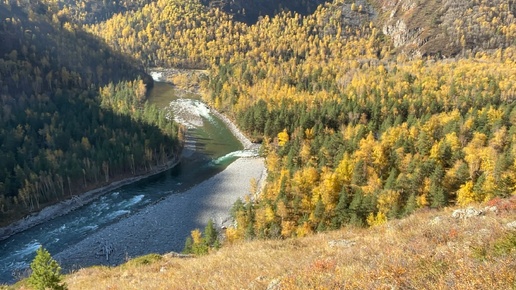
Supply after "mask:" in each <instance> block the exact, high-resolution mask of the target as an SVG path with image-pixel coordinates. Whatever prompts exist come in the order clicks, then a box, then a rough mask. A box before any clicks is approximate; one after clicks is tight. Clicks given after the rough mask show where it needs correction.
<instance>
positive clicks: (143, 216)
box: [54, 158, 266, 271]
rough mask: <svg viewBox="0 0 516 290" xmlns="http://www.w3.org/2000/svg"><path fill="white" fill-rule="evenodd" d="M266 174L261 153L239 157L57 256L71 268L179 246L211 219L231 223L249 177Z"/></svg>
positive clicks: (248, 185) (260, 178)
mask: <svg viewBox="0 0 516 290" xmlns="http://www.w3.org/2000/svg"><path fill="white" fill-rule="evenodd" d="M265 176H266V174H265V166H264V160H263V158H240V159H237V160H236V161H234V162H233V163H231V164H230V165H229V166H228V167H227V168H226V169H225V170H224V171H222V172H220V173H218V174H217V175H215V176H213V177H211V178H210V179H208V180H205V181H203V182H202V183H200V184H198V185H195V186H194V187H192V188H191V189H189V190H187V191H185V192H183V193H179V194H173V195H170V196H168V197H166V198H165V199H164V200H162V201H160V202H159V203H156V204H154V205H150V206H148V207H146V208H144V209H142V210H141V211H140V212H138V213H135V214H134V215H131V216H129V217H127V218H124V219H121V220H120V221H118V222H116V223H114V224H112V225H109V226H107V227H105V228H103V229H101V230H100V231H98V232H97V233H95V234H93V235H91V236H89V237H87V238H86V239H85V240H83V241H81V242H79V243H78V244H76V245H74V246H71V247H70V248H67V249H64V250H63V251H62V252H60V253H58V254H57V255H55V256H54V258H55V259H56V260H57V261H58V262H59V263H60V264H61V266H62V267H63V269H65V270H68V271H69V270H74V269H78V268H82V267H87V266H92V265H118V264H121V263H123V262H125V261H127V260H128V259H129V258H133V257H136V256H141V255H145V254H149V253H159V254H164V253H168V252H179V251H181V250H182V249H183V247H184V242H185V239H186V237H188V236H189V235H190V231H191V230H193V229H196V228H199V229H201V230H202V229H203V228H204V227H205V226H206V224H207V222H208V221H209V220H210V219H212V220H213V221H214V223H215V225H216V226H218V227H219V228H221V227H222V226H227V225H229V224H230V223H231V219H230V209H231V207H232V205H233V203H234V202H235V201H236V200H237V199H238V198H242V197H244V196H246V195H248V194H250V193H251V192H250V190H251V182H250V181H251V179H253V178H254V179H256V181H258V182H260V181H263V179H264V178H265Z"/></svg>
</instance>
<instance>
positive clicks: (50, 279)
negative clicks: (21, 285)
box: [28, 247, 67, 290]
mask: <svg viewBox="0 0 516 290" xmlns="http://www.w3.org/2000/svg"><path fill="white" fill-rule="evenodd" d="M30 268H31V269H32V274H31V275H30V277H29V279H28V283H29V284H30V285H31V286H32V287H33V288H34V289H37V290H45V289H54V290H62V289H67V287H66V284H64V283H61V267H60V266H59V264H58V263H57V262H56V260H54V259H53V258H52V257H51V256H50V253H49V252H48V251H47V250H45V249H44V248H43V247H40V248H39V249H38V250H37V252H36V257H35V258H34V260H33V261H32V263H31V264H30Z"/></svg>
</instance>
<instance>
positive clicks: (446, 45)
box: [371, 0, 516, 57]
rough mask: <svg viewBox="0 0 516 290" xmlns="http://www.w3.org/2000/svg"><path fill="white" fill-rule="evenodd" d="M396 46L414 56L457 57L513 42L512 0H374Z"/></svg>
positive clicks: (515, 11) (515, 25) (515, 8)
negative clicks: (461, 54)
mask: <svg viewBox="0 0 516 290" xmlns="http://www.w3.org/2000/svg"><path fill="white" fill-rule="evenodd" d="M371 2H372V3H373V4H374V5H375V6H376V7H377V9H378V11H379V13H380V14H381V15H382V16H381V18H380V19H379V26H381V27H382V31H383V32H384V33H385V34H386V35H388V36H390V37H391V38H392V40H393V44H394V46H395V47H397V48H400V50H401V51H403V52H404V53H409V54H415V55H436V54H438V55H442V56H446V57H450V56H455V55H457V54H459V53H462V52H463V51H472V52H478V51H482V50H489V49H499V48H505V47H509V46H511V45H514V44H515V43H514V41H515V39H516V19H515V17H514V16H515V14H516V5H515V4H514V2H513V1H507V0H496V1H481V0H475V1H451V0H450V1H446V0H445V1H423V2H422V1H415V0H395V1H378V0H373V1H371Z"/></svg>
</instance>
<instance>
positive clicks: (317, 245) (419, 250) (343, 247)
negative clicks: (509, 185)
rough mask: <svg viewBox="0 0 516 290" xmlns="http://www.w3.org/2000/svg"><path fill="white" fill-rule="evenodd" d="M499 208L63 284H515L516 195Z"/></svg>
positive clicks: (137, 265)
mask: <svg viewBox="0 0 516 290" xmlns="http://www.w3.org/2000/svg"><path fill="white" fill-rule="evenodd" d="M495 204H496V203H494V204H493V205H495ZM496 205H498V207H499V212H498V213H493V212H487V213H486V214H485V215H482V216H475V217H471V218H469V219H456V218H453V217H451V214H452V210H451V209H447V210H444V211H421V212H418V213H416V214H414V215H412V216H410V217H408V218H405V219H401V220H395V221H390V222H388V223H387V224H384V225H381V226H376V227H372V228H370V229H363V228H356V227H349V226H348V227H345V228H343V229H341V230H338V231H332V232H328V233H324V234H317V235H313V236H310V237H305V238H296V239H286V240H268V241H252V242H245V243H236V244H233V245H227V246H225V247H223V248H222V249H220V250H218V251H217V252H215V253H212V254H211V255H207V256H202V257H197V258H181V257H176V256H174V255H170V254H169V255H164V256H159V255H148V256H144V257H140V258H136V259H134V260H131V261H129V262H128V263H127V264H124V265H121V266H118V267H114V268H107V267H93V268H88V269H81V270H79V271H77V272H76V273H73V274H71V275H68V276H67V277H66V278H65V279H64V280H65V281H66V283H67V285H68V287H69V289H393V288H394V289H514V288H515V287H516V272H515V271H514V268H515V267H516V262H515V261H516V259H515V258H516V232H515V231H514V229H513V230H512V231H511V230H509V228H508V227H507V225H506V224H507V223H508V222H510V221H515V220H516V211H515V209H516V201H514V199H513V201H512V206H509V207H505V209H503V208H504V207H503V206H501V204H500V203H498V204H496ZM506 205H507V204H506ZM194 277H195V278H194Z"/></svg>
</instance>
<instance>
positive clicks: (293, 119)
mask: <svg viewBox="0 0 516 290" xmlns="http://www.w3.org/2000/svg"><path fill="white" fill-rule="evenodd" d="M291 2H292V1H276V2H275V3H274V5H273V3H272V1H200V0H193V1H179V0H171V1H165V0H157V1H150V2H148V3H147V2H145V1H128V2H127V1H126V2H124V3H122V2H116V1H115V2H113V3H114V4H117V3H118V4H117V5H119V4H123V5H121V6H122V8H117V9H113V10H110V11H109V13H107V14H105V15H106V16H105V17H106V18H109V19H107V20H106V21H101V22H99V21H98V20H100V19H101V18H98V16H95V17H97V20H96V21H92V20H91V19H94V18H91V17H93V16H91V13H93V12H91V13H90V12H89V10H88V9H87V8H85V7H90V6H91V7H97V9H96V10H95V9H93V8H91V11H93V10H95V11H96V12H95V13H97V12H98V11H99V8H98V6H95V5H94V4H93V3H89V2H88V3H86V4H85V5H84V7H79V5H75V6H74V7H76V8H71V7H72V6H73V2H70V1H68V2H66V4H61V5H63V6H61V7H57V6H55V5H48V6H45V5H43V6H41V5H40V6H39V8H38V9H39V10H38V9H36V10H35V11H36V12H34V11H33V12H32V13H33V14H34V13H36V14H38V13H39V14H41V13H42V11H43V12H44V11H48V9H50V10H52V9H57V10H59V11H58V12H55V11H54V12H52V13H48V15H51V17H50V16H48V17H49V18H52V21H53V23H54V25H53V28H52V29H60V31H67V33H68V34H71V35H75V36H77V32H76V31H78V30H80V25H82V24H80V23H86V27H85V29H86V30H87V31H88V32H89V33H92V34H93V35H95V36H97V37H99V38H100V39H102V41H103V42H105V43H106V44H107V45H109V47H110V48H112V49H114V50H116V51H119V52H120V53H122V54H123V55H126V56H127V57H130V58H132V60H129V61H131V62H133V63H139V64H141V65H143V66H146V67H150V66H164V67H171V66H174V67H182V68H204V69H208V71H209V76H208V77H207V78H204V79H203V80H202V83H201V85H202V88H203V97H204V98H205V100H206V101H207V102H209V103H210V104H211V105H213V106H214V107H215V108H217V109H219V110H222V111H224V112H225V113H227V114H228V115H229V116H231V117H232V118H233V119H235V120H236V121H237V122H238V124H239V125H240V127H241V128H243V129H244V130H245V131H246V132H247V133H248V134H249V135H250V136H252V137H253V138H254V139H255V140H259V141H263V144H264V146H263V153H264V155H265V156H266V157H267V166H268V169H269V179H268V183H267V185H266V187H265V189H264V190H263V192H262V195H261V196H260V197H259V198H258V199H257V200H255V201H242V202H239V203H237V204H236V205H235V209H234V215H235V218H236V220H237V224H238V228H236V229H232V230H229V232H228V233H229V237H230V238H244V237H248V238H249V237H255V236H258V237H279V236H281V237H290V236H303V235H306V234H309V233H311V232H314V231H320V230H325V229H334V228H339V227H341V226H343V225H345V224H348V223H351V224H356V225H367V224H369V225H373V224H379V223H382V222H384V221H385V220H386V219H388V218H396V217H401V216H404V215H407V214H409V213H411V212H413V211H414V210H415V209H418V208H426V207H437V208H439V207H443V206H448V205H452V204H457V203H458V204H468V203H471V202H482V201H486V200H489V199H491V198H493V197H497V196H500V197H505V196H510V195H512V194H514V188H515V186H516V168H515V157H516V156H515V154H516V153H515V152H516V151H515V150H516V149H515V146H516V143H515V142H516V139H515V137H514V130H516V128H515V127H514V125H513V124H514V121H515V119H514V118H515V116H516V113H515V112H516V111H515V110H514V98H515V81H514V78H515V76H516V65H515V61H516V50H515V47H514V44H515V43H514V41H515V32H516V24H515V19H514V13H515V8H514V7H515V6H514V3H513V2H512V1H509V0H497V1H480V0H476V1H458V2H457V1H424V3H419V2H420V1H413V0H397V1H376V0H372V1H365V0H357V1H348V0H334V1H332V2H330V1H328V2H325V3H323V4H322V5H320V6H318V7H317V8H316V9H312V8H313V7H315V5H316V4H319V3H322V1H300V2H296V3H297V4H292V3H291ZM114 4H113V5H114ZM88 5H89V6H88ZM110 5H111V4H110ZM246 5H247V6H246ZM253 5H254V6H253ZM52 7H54V8H52ZM139 7H141V8H139ZM248 7H258V8H256V9H253V8H248ZM276 7H279V8H276ZM45 9H47V10H45ZM74 9H76V10H77V11H80V12H74V13H71V14H73V15H75V16H73V19H74V21H71V20H70V21H68V19H67V17H69V16H68V15H69V14H70V10H74ZM260 9H263V11H261V10H260ZM100 10H102V9H100ZM257 10H260V11H257ZM271 10H272V12H271ZM38 11H40V12H38ZM123 11H125V12H123ZM265 11H266V12H265ZM296 11H298V12H299V13H298V12H296ZM111 12H113V13H114V14H113V15H112V17H111V15H110V13H111ZM118 12H120V13H118ZM262 12H263V13H262ZM45 13H47V12H45ZM45 13H43V14H45ZM81 13H82V14H81ZM88 13H90V14H88ZM102 13H104V12H102ZM83 14H84V15H83ZM56 15H57V16H56ZM77 15H83V16H77ZM95 15H96V14H95ZM257 15H261V16H262V17H258V16H257ZM70 17H71V16H70ZM29 18H30V15H28V16H27V19H29ZM255 18H256V19H255ZM88 19H90V20H88ZM6 23H7V20H6ZM16 23H17V21H14V24H16ZM72 23H75V24H72ZM14 24H13V21H11V23H10V24H9V25H11V26H12V25H14ZM9 25H7V24H4V28H5V29H8V28H9V27H11V26H9ZM42 27H44V26H41V27H39V29H40V30H41V29H43V28H42ZM49 27H50V26H49ZM34 29H36V27H34ZM49 29H50V28H49ZM6 31H9V30H6ZM13 31H14V30H13ZM16 31H17V33H19V32H18V31H23V35H25V36H24V37H25V38H23V39H24V42H26V43H27V45H26V51H27V53H25V54H29V55H30V53H31V49H32V48H31V45H30V43H31V42H30V38H31V37H32V36H30V35H31V34H30V33H31V32H27V29H24V30H19V29H18V30H16ZM31 31H32V30H31ZM61 42H64V41H61ZM76 42H77V41H76ZM95 43H97V42H95ZM99 45H100V44H99ZM81 47H88V46H87V45H82V46H81ZM13 49H15V48H9V49H8V50H5V51H4V54H5V55H6V59H11V61H17V60H18V58H19V57H20V56H19V55H20V52H22V53H21V55H24V54H23V47H19V49H18V48H16V51H17V55H11V50H13ZM67 50H69V51H72V49H70V48H68V49H67ZM96 51H103V53H104V58H103V59H104V60H105V59H106V58H108V59H109V57H108V55H106V54H107V53H108V50H107V49H96ZM15 56H16V58H14V57H15ZM48 57H50V55H49V56H48ZM56 57H57V58H58V59H61V61H64V60H66V53H65V54H64V56H61V54H59V53H58V54H57V55H56ZM84 58H86V56H85V57H84ZM39 59H43V60H44V58H39ZM79 60H80V58H79ZM108 64H109V65H107V66H104V65H102V64H97V65H96V67H95V69H92V70H91V71H89V72H86V73H84V71H82V70H79V71H78V72H77V74H78V75H79V76H80V78H79V77H78V78H76V82H77V83H81V82H82V83H81V84H82V85H86V86H85V87H89V85H91V83H89V82H99V83H101V84H105V82H106V80H107V79H104V78H103V76H110V75H111V73H107V72H106V70H108V69H109V68H113V65H111V64H110V63H108ZM69 65H70V67H71V69H70V70H69V71H70V73H69V75H73V73H71V72H74V69H73V68H74V67H73V63H72V64H69ZM78 67H84V66H82V65H79V66H77V67H75V68H78ZM86 67H88V66H86ZM99 68H100V69H99ZM40 70H42V69H41V68H40ZM31 71H34V69H31ZM81 71H82V72H81ZM118 71H120V70H118ZM42 72H45V74H44V76H45V77H41V79H42V80H41V81H40V82H39V83H38V82H28V83H29V84H32V85H33V86H36V85H38V84H39V85H40V86H42V87H45V86H46V87H48V89H50V90H54V89H57V87H58V85H57V84H53V83H52V82H49V81H46V82H45V79H46V78H47V74H48V72H49V69H47V70H42ZM31 74H32V72H31ZM65 75H66V74H65ZM52 76H53V75H52ZM52 79H55V78H52ZM72 80H73V79H72ZM79 80H80V81H79ZM88 81H89V82H88ZM70 82H71V81H70V80H68V82H65V83H70ZM50 86H51V87H50ZM128 86H132V87H133V88H135V87H136V88H138V89H137V91H138V90H139V91H140V94H138V93H136V94H135V95H134V98H132V99H133V100H136V102H139V101H140V100H141V98H142V95H141V91H142V90H143V89H142V83H141V82H137V83H134V82H132V83H129V85H128ZM10 87H11V86H9V88H10ZM46 87H45V88H46ZM116 88H117V86H115V85H112V86H109V87H108V88H104V89H103V90H101V95H102V96H106V95H113V94H115V92H117V91H123V89H119V90H117V89H116ZM118 88H120V87H118ZM35 89H36V88H33V90H35ZM101 100H102V104H103V106H104V108H113V107H116V108H117V109H116V110H124V111H126V112H132V111H134V106H131V105H129V106H126V105H119V103H118V102H113V101H109V98H108V101H106V98H105V97H102V98H101ZM26 115H27V114H26ZM100 116H102V115H100ZM49 118H50V117H49ZM99 118H100V117H99ZM40 127H41V126H40ZM94 127H95V126H92V127H91V128H94ZM38 130H39V129H38ZM91 130H93V131H94V132H95V129H91ZM172 131H174V130H172ZM38 132H39V131H38ZM94 132H93V133H94ZM93 133H92V134H93ZM71 136H72V140H76V141H77V142H82V141H83V140H82V136H79V135H77V136H74V135H71ZM131 136H135V135H131ZM142 138H143V137H142ZM112 139H113V138H111V140H112ZM137 139H138V138H137ZM151 139H152V138H151ZM56 140H58V139H56ZM95 140H106V139H103V138H102V139H101V138H98V139H95ZM107 140H110V138H108V139H107ZM153 140H154V139H153ZM87 141H88V143H90V144H91V143H92V142H93V140H90V139H89V138H88V140H87ZM19 142H21V141H19ZM85 143H86V142H85ZM102 144H104V143H102ZM116 144H118V142H116ZM146 144H147V143H146ZM65 146H66V145H65ZM68 146H72V145H71V144H68ZM77 146H78V147H81V146H82V147H84V146H86V147H88V146H87V143H86V145H84V144H82V145H80V146H79V145H77ZM106 146H107V145H106ZM135 146H136V145H135ZM146 146H147V145H146ZM17 147H19V145H16V147H13V148H17ZM35 147H38V146H37V145H36V146H35ZM72 147H73V146H72ZM149 148H154V150H155V151H154V152H153V153H152V154H150V153H149V154H144V155H145V156H148V157H149V158H151V157H150V156H152V158H156V156H169V155H170V154H168V153H158V152H157V151H156V150H158V149H156V148H160V146H149V147H145V148H143V150H144V151H139V152H148V150H150V149H149ZM141 149H142V148H140V150H141ZM90 151H91V150H90ZM122 151H123V150H122ZM15 152H16V151H15ZM63 152H64V151H63ZM95 152H97V151H95ZM160 152H161V151H160ZM35 156H37V155H35ZM128 156H136V155H131V154H129V155H126V156H125V157H120V160H121V161H119V164H125V165H122V168H125V170H126V172H127V170H129V171H131V169H130V168H133V167H134V166H132V165H131V164H132V162H133V161H132V159H131V157H128ZM140 156H141V155H140ZM88 158H90V157H88ZM152 158H151V159H152ZM34 159H35V160H38V159H37V158H34ZM91 159H94V158H93V157H91ZM158 159H160V160H161V159H162V158H161V157H160V158H158ZM80 160H81V161H80V162H83V163H84V164H86V165H83V166H82V167H80V166H76V167H73V166H72V167H70V168H83V169H84V168H85V167H86V168H89V167H88V166H89V165H87V164H89V163H88V162H89V161H84V160H87V159H84V157H81V159H80ZM127 160H129V161H127ZM140 161H142V160H140ZM124 162H129V163H124ZM95 164H96V167H92V168H96V169H95V170H93V172H97V173H96V174H97V175H95V174H93V175H90V177H89V179H88V178H85V181H84V183H86V184H87V183H88V182H89V181H91V180H92V178H93V179H94V180H97V179H98V178H99V176H100V175H102V173H103V170H104V169H103V168H104V166H103V164H104V163H103V162H100V163H99V162H96V163H95ZM143 164H146V163H145V162H144V163H143ZM112 166H114V165H111V164H110V165H109V168H110V172H111V168H112ZM144 167H145V166H144ZM122 171H123V170H122ZM67 172H73V171H67ZM75 172H76V173H77V176H81V174H80V173H81V172H83V175H84V176H86V175H87V174H86V173H84V172H89V171H87V170H86V169H84V171H82V170H76V171H75ZM15 173H16V171H15V170H14V169H13V171H12V172H11V173H7V174H8V175H9V174H10V175H9V176H14V174H15ZM63 174H64V173H63ZM59 176H61V177H63V175H61V174H60V175H59ZM11 179H12V178H10V179H9V180H11ZM63 180H64V181H63V182H61V184H65V185H66V179H64V178H63ZM72 183H73V182H72ZM4 186H5V185H4ZM20 186H21V185H20ZM63 187H64V186H62V187H61V188H63ZM25 200H27V201H30V199H25Z"/></svg>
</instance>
